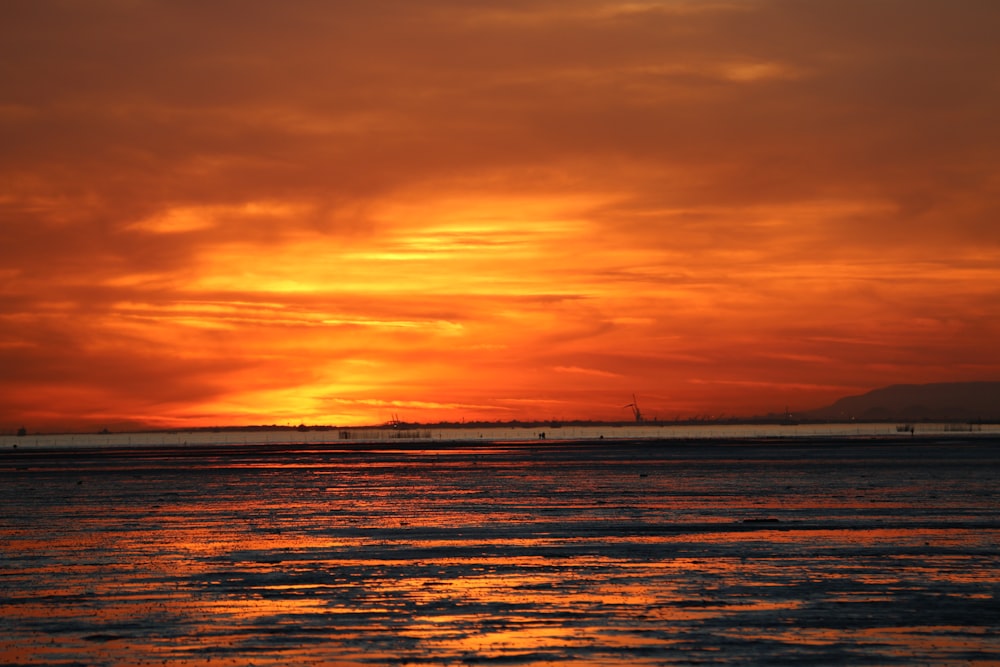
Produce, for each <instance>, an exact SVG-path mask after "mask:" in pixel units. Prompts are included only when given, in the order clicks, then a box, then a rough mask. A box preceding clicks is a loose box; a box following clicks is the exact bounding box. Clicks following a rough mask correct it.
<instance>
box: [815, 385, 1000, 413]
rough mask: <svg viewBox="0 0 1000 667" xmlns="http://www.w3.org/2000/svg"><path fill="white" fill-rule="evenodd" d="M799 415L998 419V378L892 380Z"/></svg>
mask: <svg viewBox="0 0 1000 667" xmlns="http://www.w3.org/2000/svg"><path fill="white" fill-rule="evenodd" d="M799 415H800V416H802V417H805V418H808V419H823V420H842V419H858V420H864V421H875V420H887V421H935V420H941V421H977V420H983V421H997V420H1000V382H937V383H934V384H894V385H891V386H888V387H883V388H882V389H875V390H873V391H870V392H868V393H867V394H861V395H860V396H847V397H845V398H842V399H840V400H838V401H836V402H835V403H834V404H833V405H829V406H827V407H825V408H819V409H818V410H810V411H807V412H804V413H799Z"/></svg>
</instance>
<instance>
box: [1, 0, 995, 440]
mask: <svg viewBox="0 0 1000 667" xmlns="http://www.w3.org/2000/svg"><path fill="white" fill-rule="evenodd" d="M997 19H1000V9H997V8H994V7H993V5H991V4H989V3H950V4H947V5H946V4H942V3H937V2H923V1H920V0H916V1H912V0H906V1H903V0H899V1H898V2H883V3H878V4H877V5H874V4H871V3H857V4H849V5H845V4H844V3H842V2H833V1H832V0H831V1H829V2H826V1H819V2H810V3H801V2H786V1H782V0H759V1H748V2H740V3H728V2H688V1H684V0H676V1H667V0H664V1H660V2H629V3H623V2H607V1H602V0H587V1H584V2H578V1H575V2H568V1H566V0H546V1H544V2H532V3H508V4H506V5H505V6H504V7H503V8H496V7H493V8H491V7H484V6H480V5H470V4H468V3H461V2H454V1H452V0H431V2H422V3H399V2H384V3H383V2H374V3H361V2H357V3H355V2H343V3H337V4H336V6H331V5H329V4H328V3H320V2H312V1H310V0H298V1H295V2H292V3H290V4H289V3H283V4H280V5H278V4H274V3H265V2H257V1H255V0H251V1H249V2H241V3H239V5H238V6H237V5H233V4H231V3H228V2H213V3H195V4H190V3H168V2H149V3H140V4H134V3H131V4H130V3H124V4H122V3H106V4H101V5H99V6H88V5H84V4H79V5H77V4H59V5H51V4H47V3H45V4H38V3H8V4H6V5H4V6H3V7H0V62H2V63H4V64H3V65H2V66H0V84H2V85H3V90H4V101H3V103H2V104H0V132H2V133H3V135H4V151H3V154H2V155H0V248H2V256H0V371H2V372H0V430H2V429H6V430H11V429H14V428H17V427H18V426H20V425H21V423H24V424H26V425H28V426H29V427H31V428H34V429H61V428H88V429H89V428H97V427H103V426H105V425H139V424H152V425H158V426H160V425H186V424H191V425H207V424H220V423H259V422H264V423H272V422H277V423H299V422H302V421H306V422H310V423H312V422H329V423H338V424H357V423H371V422H374V421H380V420H383V419H387V418H389V417H391V416H392V415H393V414H395V413H399V414H400V416H401V417H402V418H404V419H407V420H437V419H463V418H465V419H477V418H488V419H515V418H516V419H533V418H539V419H548V418H561V419H570V418H600V419H617V418H623V417H627V414H623V411H622V410H621V407H620V406H621V405H623V404H624V403H625V402H627V400H625V399H628V398H629V397H630V396H631V395H632V394H633V393H636V394H638V395H639V396H640V397H641V401H642V403H643V411H644V412H645V413H646V414H648V415H650V416H654V415H655V416H659V417H660V418H664V419H666V418H673V417H674V416H689V415H706V414H719V413H725V414H753V413H760V412H770V411H779V410H783V409H784V407H785V406H786V405H788V406H791V407H792V408H793V409H800V408H807V407H814V406H818V405H820V404H823V403H825V402H828V401H830V400H833V399H835V398H837V397H839V396H840V395H842V394H844V393H850V392H854V391H859V390H863V389H867V388H871V387H875V386H879V385H883V384H889V383H893V382H924V381H926V382H930V381H936V380H973V379H994V378H996V377H997V376H998V371H1000V355H998V353H997V351H996V349H995V348H996V346H995V343H994V341H995V340H997V339H998V338H1000V336H998V334H1000V315H998V314H1000V289H998V285H1000V275H998V269H997V267H996V262H995V258H996V256H997V254H998V248H1000V227H998V226H997V225H996V220H997V216H998V213H1000V196H998V195H1000V188H998V183H1000V181H998V179H997V173H998V164H997V155H1000V150H998V149H1000V135H998V132H997V129H996V127H997V125H996V122H995V118H996V117H997V116H998V111H1000V108H998V107H1000V104H998V97H1000V93H998V91H997V88H996V86H995V85H993V83H992V82H993V78H994V76H995V74H994V73H995V71H996V69H997V66H998V65H1000V62H998V60H1000V56H998V53H997V50H996V48H995V44H994V42H995V37H994V35H993V31H992V30H991V27H992V26H994V25H996V23H997ZM180 44H183V47H181V46H179V45H180Z"/></svg>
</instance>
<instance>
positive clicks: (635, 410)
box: [622, 394, 642, 422]
mask: <svg viewBox="0 0 1000 667" xmlns="http://www.w3.org/2000/svg"><path fill="white" fill-rule="evenodd" d="M622 407H623V408H632V416H633V417H635V421H636V422H641V421H642V411H641V410H640V409H639V401H637V400H636V398H635V394H632V402H631V403H629V404H628V405H623V406H622Z"/></svg>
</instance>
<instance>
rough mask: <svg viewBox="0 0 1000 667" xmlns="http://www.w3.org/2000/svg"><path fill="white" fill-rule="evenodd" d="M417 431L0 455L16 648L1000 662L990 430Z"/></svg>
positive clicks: (363, 660) (147, 658) (304, 655)
mask: <svg viewBox="0 0 1000 667" xmlns="http://www.w3.org/2000/svg"><path fill="white" fill-rule="evenodd" d="M430 444H433V443H430ZM419 446H420V445H417V444H411V445H409V446H408V447H401V448H397V449H390V448H389V447H391V445H372V446H368V447H355V448H353V449H351V448H345V447H344V444H343V443H335V444H333V445H331V446H321V445H312V444H310V445H299V446H274V445H268V446H259V447H240V446H229V447H216V448H195V449H181V448H176V447H175V448H164V449H156V448H140V449H128V450H123V449H111V450H97V451H94V450H89V451H79V452H67V451H59V452H45V451H21V452H16V453H14V452H7V453H5V454H3V455H0V484H2V486H0V501H2V504H0V545H2V547H0V548H2V559H3V561H2V570H0V663H3V664H32V665H35V664H46V665H141V664H154V663H155V664H164V662H166V663H167V664H188V665H195V664H198V665H200V664H205V665H209V664H211V665H229V664H232V665H235V664H250V663H252V664H255V665H279V664H280V665H285V664H347V665H349V664H402V663H415V664H427V665H452V664H504V665H550V664H577V665H580V664H582V665H587V664H590V665H625V664H628V665H644V664H645V665H669V664H710V665H750V664H829V665H842V664H844V665H846V664H852V665H853V664H859V665H860V664H869V665H876V664H877V665H886V664H906V665H911V664H928V665H954V664H981V665H986V664H997V663H998V662H1000V512H998V510H1000V485H998V483H997V479H998V473H1000V443H997V442H995V441H993V440H992V439H986V440H984V439H961V438H957V439H953V440H951V441H949V442H943V441H920V440H917V441H893V442H854V441H849V440H841V441H824V442H802V443H795V442H791V443H790V442H781V443H773V442H743V443H738V442H733V443H725V442H697V443H678V442H670V443H664V442H649V441H644V442H610V441H606V442H603V443H595V442H588V443H547V444H541V443H538V444H523V443H522V444H519V445H513V444H507V445H503V444H497V445H492V446H489V445H479V443H476V446H465V447H461V446H455V445H451V446H446V447H440V448H438V449H421V448H419Z"/></svg>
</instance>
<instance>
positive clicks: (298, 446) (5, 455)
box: [0, 432, 1000, 463]
mask: <svg viewBox="0 0 1000 667" xmlns="http://www.w3.org/2000/svg"><path fill="white" fill-rule="evenodd" d="M948 445H956V446H967V445H977V446H980V445H986V446H991V445H992V446H1000V433H992V432H947V433H926V434H921V433H916V434H909V433H891V434H888V433H881V434H860V435H797V436H757V437H740V436H709V435H706V436H702V437H693V438H691V437H666V438H665V437H603V438H593V437H588V438H551V439H549V438H546V439H536V440H525V439H517V440H505V439H488V440H487V439H480V438H456V439H448V440H444V439H439V440H434V439H430V438H428V439H417V438H399V439H380V440H374V439H372V440H327V441H314V442H308V441H302V440H289V441H284V442H242V443H241V442H182V443H172V442H163V443H149V442H143V443H135V444H126V445H121V444H117V445H116V444H101V443H77V444H75V445H74V444H66V443H64V444H59V445H56V446H45V445H35V446H30V445H29V446H18V443H17V442H15V443H13V445H11V444H9V443H3V445H2V448H0V463H2V462H4V461H6V462H10V463H13V462H16V461H18V460H24V459H30V458H45V459H50V458H73V459H76V458H101V457H115V458H146V457H157V458H164V457H170V458H174V457H177V458H201V457H212V456H227V457H241V456H281V455H286V454H287V455H297V454H312V455H316V454H321V455H322V454H327V455H336V454H345V455H349V454H365V453H371V454H379V453H382V454H390V453H393V452H400V453H408V454H418V453H420V452H426V453H435V452H441V453H444V452H451V453H455V454H459V453H462V452H468V453H470V454H483V453H489V452H503V451H512V450H515V451H531V450H535V451H539V452H542V451H544V452H555V451H559V450H577V451H599V450H612V451H615V450H617V451H621V452H622V453H627V452H629V451H648V450H685V449H692V450H697V449H706V450H707V449H719V448H724V449H734V450H736V449H741V448H746V449H753V448H772V447H773V448H781V449H803V448H808V449H825V448H830V449H831V450H836V449H839V448H843V447H857V446H864V447H885V448H900V449H901V448H905V447H928V446H934V447H941V446H948Z"/></svg>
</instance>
